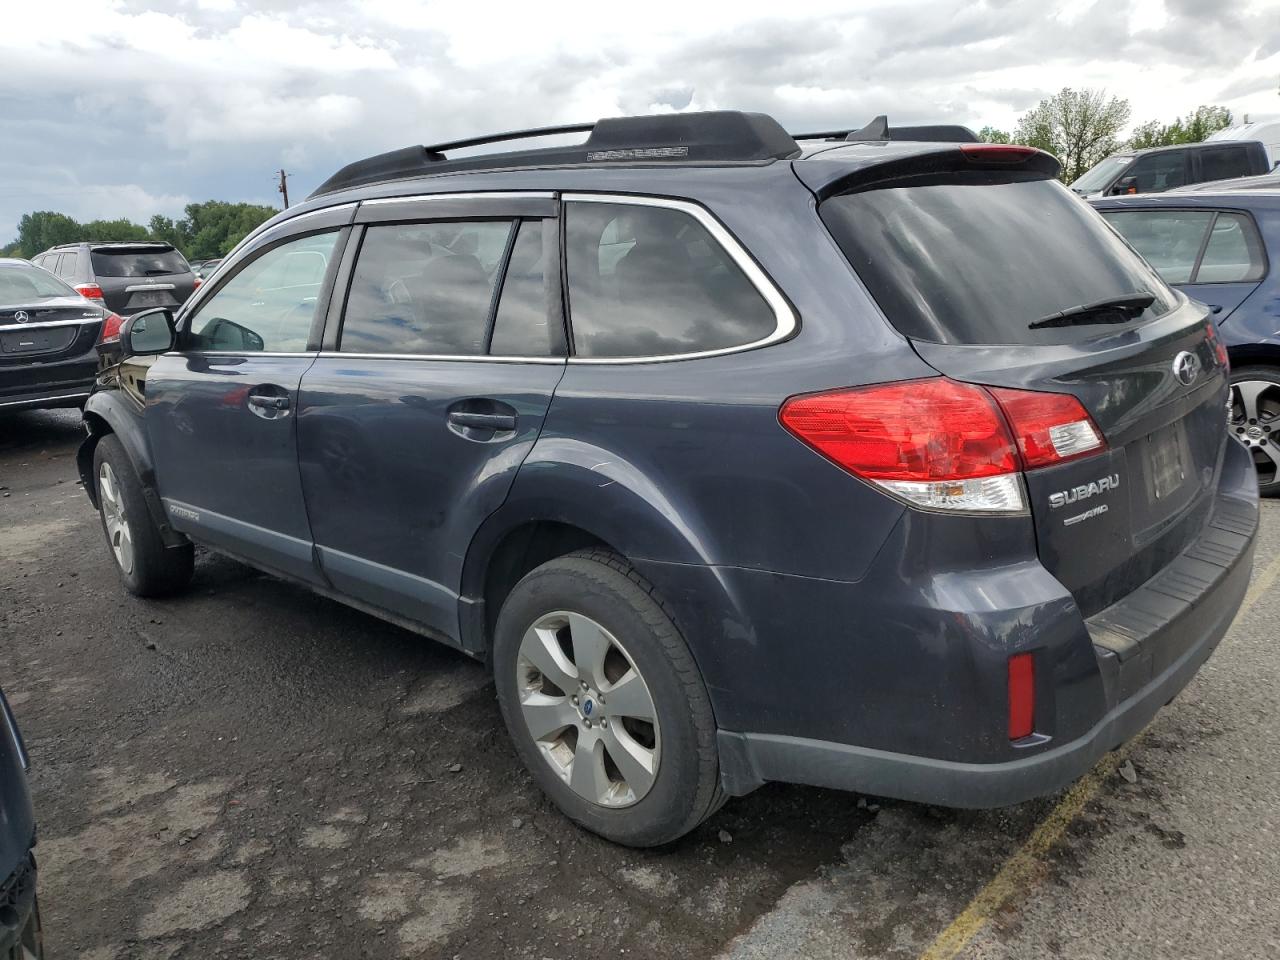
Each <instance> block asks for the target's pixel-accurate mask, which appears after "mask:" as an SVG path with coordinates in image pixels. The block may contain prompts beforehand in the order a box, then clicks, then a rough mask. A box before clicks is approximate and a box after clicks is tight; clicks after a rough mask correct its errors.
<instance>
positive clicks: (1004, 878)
mask: <svg viewBox="0 0 1280 960" xmlns="http://www.w3.org/2000/svg"><path fill="white" fill-rule="evenodd" d="M1276 577H1280V556H1277V557H1276V558H1275V559H1273V560H1272V561H1271V562H1270V563H1269V564H1267V566H1266V567H1265V568H1264V569H1263V571H1262V572H1261V573H1259V574H1258V575H1257V577H1255V578H1254V581H1253V584H1252V585H1251V586H1250V587H1249V591H1248V592H1247V593H1246V594H1245V595H1244V600H1243V601H1242V602H1241V604H1240V610H1239V612H1238V613H1237V614H1236V617H1237V618H1239V617H1242V616H1244V614H1245V613H1246V612H1247V611H1248V610H1249V608H1250V607H1252V606H1253V605H1254V604H1255V603H1257V602H1258V598H1259V597H1261V596H1262V595H1263V594H1264V593H1265V592H1266V591H1267V590H1268V588H1270V587H1271V585H1272V584H1273V583H1275V580H1276ZM1145 732H1146V731H1145V730H1144V731H1143V733H1145ZM1143 733H1139V734H1138V736H1136V737H1134V738H1133V740H1132V741H1131V742H1130V744H1127V745H1126V746H1124V747H1122V748H1120V749H1119V750H1116V751H1114V752H1113V753H1109V754H1107V755H1106V756H1105V757H1103V758H1102V759H1101V760H1100V761H1098V765H1097V766H1096V767H1094V768H1093V769H1092V770H1090V771H1089V772H1088V773H1087V774H1085V775H1084V776H1083V777H1082V778H1081V779H1080V780H1079V781H1078V782H1077V783H1076V785H1075V786H1073V787H1072V788H1071V789H1070V790H1068V791H1067V794H1066V796H1064V797H1063V798H1062V799H1061V800H1060V801H1059V802H1058V805H1057V806H1056V807H1054V808H1053V810H1052V811H1050V813H1049V815H1048V816H1047V817H1045V819H1044V821H1043V822H1042V823H1041V824H1040V825H1039V826H1038V827H1036V828H1035V830H1034V831H1032V833H1031V836H1030V837H1028V838H1027V840H1026V842H1025V843H1023V845H1022V846H1021V847H1019V848H1018V850H1017V851H1016V852H1015V853H1014V854H1013V856H1011V857H1010V858H1009V859H1008V860H1006V861H1005V864H1004V866H1003V867H1001V868H1000V872H999V873H997V874H996V875H995V876H994V877H992V878H991V880H990V881H989V882H988V883H987V885H986V886H985V887H983V888H982V889H981V890H980V891H978V895H977V896H976V897H974V898H973V899H972V900H970V901H969V905H968V906H967V907H965V908H964V912H963V913H961V914H960V916H958V917H956V918H955V920H953V921H951V924H950V925H949V926H948V927H947V929H945V930H943V931H942V933H940V934H939V935H938V938H937V939H936V940H934V941H933V943H932V944H930V945H929V948H928V949H927V950H925V952H924V953H922V954H920V960H952V958H953V957H955V956H956V955H957V954H959V953H960V951H961V950H963V949H964V948H965V947H967V946H968V945H969V943H970V941H972V940H973V938H974V937H975V936H977V934H978V932H979V931H980V930H981V929H982V928H983V927H984V926H986V924H987V922H988V921H990V919H991V918H992V917H993V916H994V915H995V914H996V913H997V912H998V911H999V910H1001V909H1003V908H1004V907H1005V906H1006V905H1007V904H1009V903H1011V902H1013V901H1014V900H1015V899H1016V898H1017V897H1019V896H1021V895H1024V894H1025V893H1026V892H1027V890H1028V889H1029V888H1030V887H1031V886H1033V885H1034V884H1036V883H1037V882H1038V881H1039V880H1040V879H1041V876H1042V875H1043V873H1044V870H1045V867H1044V864H1043V863H1042V858H1043V857H1044V855H1045V854H1047V853H1048V852H1049V851H1050V850H1052V849H1053V847H1054V846H1055V845H1057V843H1058V841H1059V840H1060V839H1062V835H1063V833H1065V832H1066V830H1067V827H1069V826H1070V825H1071V822H1072V821H1073V820H1074V819H1075V818H1076V817H1077V816H1078V815H1079V814H1080V811H1081V810H1083V809H1084V808H1085V807H1086V806H1087V805H1088V803H1089V801H1090V800H1092V799H1093V798H1094V797H1095V796H1096V795H1097V793H1098V791H1099V790H1100V789H1102V785H1103V783H1105V782H1106V779H1107V777H1109V776H1111V775H1112V774H1113V773H1115V771H1116V768H1117V767H1119V766H1120V764H1121V763H1122V762H1123V761H1124V758H1125V755H1126V753H1127V752H1128V750H1129V747H1130V746H1132V744H1134V743H1137V742H1138V740H1139V739H1141V737H1142V735H1143Z"/></svg>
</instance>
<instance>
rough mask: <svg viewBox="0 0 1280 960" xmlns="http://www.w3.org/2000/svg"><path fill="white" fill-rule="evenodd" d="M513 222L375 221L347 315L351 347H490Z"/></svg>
mask: <svg viewBox="0 0 1280 960" xmlns="http://www.w3.org/2000/svg"><path fill="white" fill-rule="evenodd" d="M512 228H513V224H512V222H511V221H509V220H485V221H467V222H463V221H437V222H433V223H414V224H390V225H385V226H373V227H369V228H368V229H367V230H366V231H365V235H364V241H363V243H362V244H361V246H360V253H359V255H358V257H357V259H356V266H355V270H354V272H353V274H352V277H351V290H350V293H349V294H348V295H347V306H346V311H345V313H344V316H343V321H342V335H341V339H340V341H339V349H340V350H341V351H343V352H344V353H389V354H425V355H435V356H472V355H479V354H483V353H484V352H485V336H486V333H487V329H488V319H489V309H490V305H491V303H492V301H493V292H494V287H495V285H496V283H497V279H498V274H499V272H500V270H501V267H502V260H503V255H504V253H505V252H506V249H507V243H508V240H509V239H510V236H511V230H512Z"/></svg>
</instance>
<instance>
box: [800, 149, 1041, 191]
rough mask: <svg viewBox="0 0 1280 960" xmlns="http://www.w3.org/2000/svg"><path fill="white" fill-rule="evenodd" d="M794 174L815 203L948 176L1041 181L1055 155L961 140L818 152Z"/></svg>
mask: <svg viewBox="0 0 1280 960" xmlns="http://www.w3.org/2000/svg"><path fill="white" fill-rule="evenodd" d="M794 166H795V170H796V174H797V176H799V177H800V180H801V181H802V182H803V183H804V184H805V185H806V186H807V187H809V189H810V190H812V191H813V192H814V193H815V194H816V195H817V198H818V200H819V201H822V200H826V199H827V198H828V197H832V196H835V195H836V194H841V193H852V192H855V191H860V190H872V189H877V188H883V187H892V186H906V185H909V184H910V183H913V182H914V183H921V182H924V183H929V182H933V183H937V182H940V181H943V180H945V179H946V178H947V177H948V175H956V174H960V175H967V176H973V175H977V176H979V178H981V179H983V180H986V181H990V180H992V179H993V178H994V179H995V180H999V181H1004V180H1019V179H1021V180H1045V179H1050V178H1052V177H1056V176H1058V174H1059V173H1061V171H1062V164H1060V163H1059V162H1058V158H1057V157H1055V156H1053V155H1052V154H1050V153H1045V151H1043V150H1037V149H1036V148H1035V147H1025V146H1020V145H1018V144H1009V143H961V144H957V145H955V146H943V145H941V144H939V145H938V146H936V147H933V148H929V147H922V148H920V149H919V151H918V152H910V153H907V154H906V155H898V156H894V157H891V158H887V159H880V158H875V159H873V160H871V161H867V160H866V159H865V158H861V157H859V158H857V159H853V160H852V161H850V160H842V159H840V158H838V157H832V156H831V155H830V154H822V153H820V154H818V155H817V156H815V157H812V158H810V159H808V160H805V161H804V162H802V163H797V164H795V165H794Z"/></svg>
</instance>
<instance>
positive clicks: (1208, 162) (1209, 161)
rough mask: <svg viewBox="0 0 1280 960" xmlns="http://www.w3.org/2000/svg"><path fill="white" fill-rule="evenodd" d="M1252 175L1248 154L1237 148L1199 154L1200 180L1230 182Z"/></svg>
mask: <svg viewBox="0 0 1280 960" xmlns="http://www.w3.org/2000/svg"><path fill="white" fill-rule="evenodd" d="M1250 173H1253V170H1252V168H1251V167H1250V165H1249V154H1248V152H1246V151H1245V150H1242V149H1240V148H1238V147H1219V148H1217V149H1214V150H1204V151H1201V153H1200V179H1201V180H1230V179H1231V178H1232V177H1243V176H1246V175H1247V174H1250Z"/></svg>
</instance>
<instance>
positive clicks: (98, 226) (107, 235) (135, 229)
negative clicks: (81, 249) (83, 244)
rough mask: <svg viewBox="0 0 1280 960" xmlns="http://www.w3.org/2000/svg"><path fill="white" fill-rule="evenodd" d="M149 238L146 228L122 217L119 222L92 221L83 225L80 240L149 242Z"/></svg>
mask: <svg viewBox="0 0 1280 960" xmlns="http://www.w3.org/2000/svg"><path fill="white" fill-rule="evenodd" d="M149 237H150V234H148V233H147V228H146V227H143V226H139V225H138V224H136V223H133V222H132V221H130V220H126V219H124V218H123V217H121V218H120V219H118V220H90V221H89V222H88V223H85V224H81V227H80V237H79V239H81V240H103V241H107V242H111V241H116V240H147V239H149Z"/></svg>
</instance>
